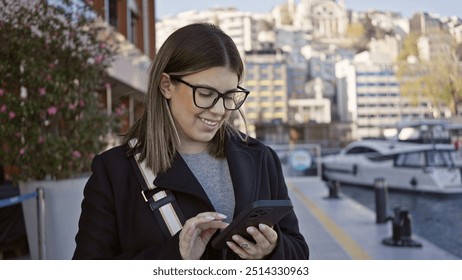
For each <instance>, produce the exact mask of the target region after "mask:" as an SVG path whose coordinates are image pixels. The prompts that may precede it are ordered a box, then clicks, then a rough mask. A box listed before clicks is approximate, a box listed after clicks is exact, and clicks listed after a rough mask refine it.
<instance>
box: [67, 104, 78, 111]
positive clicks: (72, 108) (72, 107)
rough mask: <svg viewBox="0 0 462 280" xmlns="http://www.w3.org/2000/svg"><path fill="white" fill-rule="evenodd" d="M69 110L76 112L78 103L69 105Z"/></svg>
mask: <svg viewBox="0 0 462 280" xmlns="http://www.w3.org/2000/svg"><path fill="white" fill-rule="evenodd" d="M68 108H69V110H72V111H74V110H75V108H77V104H76V103H69V106H68Z"/></svg>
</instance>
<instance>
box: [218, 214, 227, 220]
mask: <svg viewBox="0 0 462 280" xmlns="http://www.w3.org/2000/svg"><path fill="white" fill-rule="evenodd" d="M218 217H220V218H222V219H226V215H223V214H220V213H218Z"/></svg>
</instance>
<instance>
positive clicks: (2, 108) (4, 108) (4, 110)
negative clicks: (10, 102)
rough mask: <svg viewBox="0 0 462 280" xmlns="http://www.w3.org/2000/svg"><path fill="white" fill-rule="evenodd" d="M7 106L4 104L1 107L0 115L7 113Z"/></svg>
mask: <svg viewBox="0 0 462 280" xmlns="http://www.w3.org/2000/svg"><path fill="white" fill-rule="evenodd" d="M6 109H7V108H6V105H5V104H3V105H2V106H1V107H0V113H5V112H6Z"/></svg>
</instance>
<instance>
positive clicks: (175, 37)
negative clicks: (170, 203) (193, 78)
mask: <svg viewBox="0 0 462 280" xmlns="http://www.w3.org/2000/svg"><path fill="white" fill-rule="evenodd" d="M220 66H221V67H226V68H228V69H230V70H231V71H233V72H234V73H236V75H237V76H238V81H239V83H240V82H241V81H242V76H243V72H244V65H243V62H242V59H241V57H240V55H239V51H238V50H237V48H236V45H235V44H234V42H233V40H232V39H231V38H230V37H229V36H228V35H226V34H225V33H224V32H223V31H222V30H221V29H219V28H218V27H217V26H215V25H212V24H208V23H196V24H191V25H187V26H185V27H182V28H180V29H178V30H176V31H175V32H173V33H172V34H171V35H170V36H169V37H168V38H167V40H166V41H165V43H164V44H163V45H162V47H161V48H160V49H159V52H158V53H157V55H156V57H155V59H154V61H153V63H152V65H151V69H150V74H149V85H148V92H147V96H146V100H145V103H144V111H143V115H142V116H141V118H140V119H138V120H137V121H136V122H135V123H134V124H133V126H132V127H131V128H130V129H129V131H128V132H127V134H126V135H125V141H126V142H128V141H130V140H131V139H137V143H136V145H135V146H134V147H133V148H131V149H130V150H129V155H133V154H135V153H140V160H145V162H146V165H147V166H148V167H149V168H151V170H152V171H153V173H154V174H157V173H159V172H165V171H166V170H167V169H168V168H170V167H171V164H172V162H173V159H174V157H175V155H176V153H177V151H178V149H179V147H180V144H181V143H180V139H179V137H178V132H177V130H176V127H175V124H174V122H173V117H172V115H171V112H170V108H169V105H168V102H167V99H166V98H165V97H164V96H163V95H162V93H161V91H160V87H159V85H160V80H161V75H162V73H167V74H169V75H175V76H183V75H188V74H192V73H196V72H199V71H203V70H206V69H209V68H212V67H220ZM239 114H240V115H241V117H242V120H243V121H244V124H245V125H246V121H245V117H244V115H243V113H242V111H240V110H239ZM229 133H236V134H238V135H240V134H239V132H238V131H237V130H236V129H235V128H234V127H233V126H232V125H231V124H228V123H226V122H225V123H224V124H223V125H222V126H221V127H220V128H219V130H218V131H217V133H216V134H215V136H214V137H213V139H212V140H211V141H210V143H209V146H208V152H209V153H210V154H211V155H212V156H214V157H217V158H223V157H224V156H225V151H224V147H225V139H226V137H227V134H229Z"/></svg>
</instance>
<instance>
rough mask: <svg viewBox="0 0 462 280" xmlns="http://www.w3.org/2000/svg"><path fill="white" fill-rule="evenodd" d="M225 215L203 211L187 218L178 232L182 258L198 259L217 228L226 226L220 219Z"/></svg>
mask: <svg viewBox="0 0 462 280" xmlns="http://www.w3.org/2000/svg"><path fill="white" fill-rule="evenodd" d="M225 218H226V216H225V215H223V214H219V213H216V212H204V213H200V214H198V215H197V216H195V217H192V218H191V219H189V220H187V221H186V223H185V224H184V226H183V229H182V230H181V232H180V254H181V257H182V258H183V259H184V260H198V259H200V257H201V256H202V254H203V253H204V251H205V247H206V246H207V243H209V241H210V238H211V237H212V235H213V234H214V233H215V232H216V231H217V230H218V229H224V228H225V227H227V226H228V224H227V223H225V222H223V221H222V220H223V219H225Z"/></svg>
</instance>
